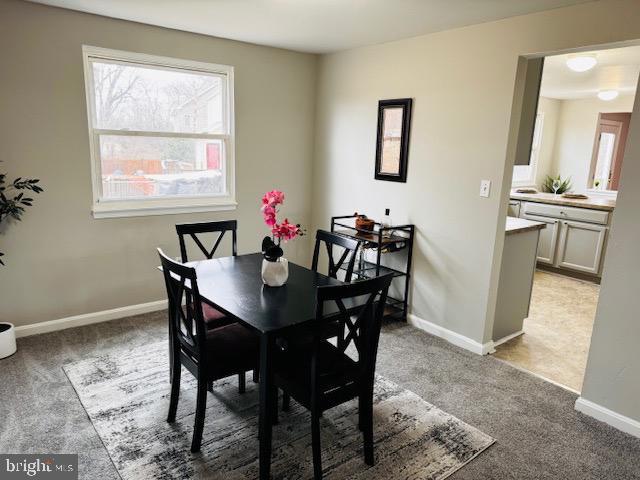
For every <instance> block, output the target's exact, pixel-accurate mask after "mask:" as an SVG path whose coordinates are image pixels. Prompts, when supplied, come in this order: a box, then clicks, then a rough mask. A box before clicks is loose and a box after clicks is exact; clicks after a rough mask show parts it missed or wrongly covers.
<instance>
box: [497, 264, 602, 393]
mask: <svg viewBox="0 0 640 480" xmlns="http://www.w3.org/2000/svg"><path fill="white" fill-rule="evenodd" d="M599 293H600V286H599V285H596V284H593V283H589V282H586V281H582V280H576V279H573V278H569V277H564V276H562V275H558V274H555V273H548V272H543V271H537V272H536V274H535V279H534V282H533V294H532V298H531V308H530V312H529V318H527V319H526V320H525V321H524V331H525V334H524V335H521V336H520V337H517V338H515V339H513V340H511V341H509V342H507V343H505V344H503V345H500V346H499V347H497V351H496V353H495V356H496V357H497V358H500V359H502V360H505V361H507V362H509V363H511V364H513V365H516V366H518V367H521V368H524V369H526V370H529V371H531V372H533V373H536V374H538V375H542V376H543V377H545V378H548V379H550V380H553V381H555V382H557V383H560V384H562V385H566V386H567V387H570V388H572V389H574V390H578V391H580V389H581V388H582V380H583V378H584V371H585V368H586V364H587V355H588V352H589V344H590V342H591V331H592V329H593V320H594V318H595V313H596V306H597V305H598V295H599Z"/></svg>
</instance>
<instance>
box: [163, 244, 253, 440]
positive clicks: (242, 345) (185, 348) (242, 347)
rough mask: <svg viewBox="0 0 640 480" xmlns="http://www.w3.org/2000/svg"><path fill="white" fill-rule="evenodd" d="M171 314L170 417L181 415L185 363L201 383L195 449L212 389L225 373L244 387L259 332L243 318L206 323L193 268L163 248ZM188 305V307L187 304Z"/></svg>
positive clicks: (200, 435)
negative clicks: (244, 323)
mask: <svg viewBox="0 0 640 480" xmlns="http://www.w3.org/2000/svg"><path fill="white" fill-rule="evenodd" d="M158 254H159V256H160V262H161V264H162V272H163V275H164V280H165V286H166V289H167V297H168V301H169V309H170V315H169V318H170V319H171V320H172V321H171V323H170V326H169V328H170V341H171V344H172V345H171V349H172V355H171V362H172V366H171V367H172V381H171V399H170V404H169V414H168V416H167V421H168V422H169V423H172V422H174V421H175V419H176V410H177V408H178V398H179V394H180V377H181V372H182V366H184V367H185V368H186V369H187V370H189V372H191V374H192V375H193V376H194V377H195V378H196V380H197V384H198V390H197V400H196V414H195V425H194V428H193V439H192V442H191V451H192V452H197V451H199V450H200V444H201V442H202V430H203V428H204V419H205V410H206V406H207V390H208V389H209V388H210V385H211V384H212V383H213V382H214V381H216V380H220V379H222V378H226V377H230V376H232V375H238V384H239V385H238V389H239V391H240V393H244V390H245V372H247V371H248V370H254V371H255V370H256V369H257V365H258V348H259V344H258V337H257V335H255V334H254V333H253V332H251V331H250V330H249V329H247V328H245V327H243V326H242V325H240V324H238V323H232V324H230V325H223V326H220V327H217V328H207V326H206V325H205V321H204V317H203V315H202V300H201V298H200V292H199V290H198V279H197V275H196V270H195V269H194V268H191V267H188V266H186V265H182V264H181V263H178V262H175V261H174V260H172V259H170V258H169V257H167V256H166V255H165V254H164V253H163V252H162V250H161V249H159V248H158ZM183 304H184V308H183V307H182V305H183Z"/></svg>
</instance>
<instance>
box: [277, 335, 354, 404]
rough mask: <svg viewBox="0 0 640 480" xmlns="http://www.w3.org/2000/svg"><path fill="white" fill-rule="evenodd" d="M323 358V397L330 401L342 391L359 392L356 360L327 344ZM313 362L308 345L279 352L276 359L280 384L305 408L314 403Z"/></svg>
mask: <svg viewBox="0 0 640 480" xmlns="http://www.w3.org/2000/svg"><path fill="white" fill-rule="evenodd" d="M296 347H297V348H296ZM319 355H320V358H321V360H320V361H319V365H320V367H321V370H320V372H319V388H320V392H321V393H322V395H324V396H326V397H330V396H331V395H332V393H338V392H339V391H341V390H342V391H344V392H343V393H346V394H351V393H353V392H355V391H357V390H358V379H359V368H358V364H357V363H356V362H355V361H354V360H353V359H351V358H350V357H349V356H348V355H346V354H345V353H343V352H341V351H340V350H339V349H338V348H336V347H335V346H334V345H332V344H331V343H329V342H327V341H322V342H321V343H320V347H319ZM311 358H312V350H311V347H310V345H308V344H307V345H300V344H297V345H292V346H291V348H289V349H288V350H285V351H281V352H279V354H278V355H277V358H276V364H275V371H274V375H275V379H276V383H277V384H278V385H279V386H282V388H283V389H284V390H285V391H288V392H289V393H290V394H291V395H292V396H293V397H294V398H296V400H298V401H300V402H301V403H302V404H303V405H304V404H307V403H309V402H310V399H311Z"/></svg>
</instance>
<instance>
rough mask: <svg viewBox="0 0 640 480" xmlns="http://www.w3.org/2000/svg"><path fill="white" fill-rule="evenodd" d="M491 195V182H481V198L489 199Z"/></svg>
mask: <svg viewBox="0 0 640 480" xmlns="http://www.w3.org/2000/svg"><path fill="white" fill-rule="evenodd" d="M490 193H491V180H480V196H481V197H485V198H489V194H490Z"/></svg>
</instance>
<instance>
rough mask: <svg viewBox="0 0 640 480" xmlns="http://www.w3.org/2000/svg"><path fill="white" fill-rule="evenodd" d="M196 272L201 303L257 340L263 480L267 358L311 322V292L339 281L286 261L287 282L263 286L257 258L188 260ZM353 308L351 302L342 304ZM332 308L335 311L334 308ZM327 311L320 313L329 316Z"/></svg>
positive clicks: (268, 410) (266, 470)
mask: <svg viewBox="0 0 640 480" xmlns="http://www.w3.org/2000/svg"><path fill="white" fill-rule="evenodd" d="M186 265H188V266H190V267H193V268H195V269H196V273H197V275H198V288H199V290H200V296H201V297H202V300H203V301H205V302H207V303H208V304H210V305H211V306H212V307H214V308H216V309H218V310H220V311H222V312H224V313H225V314H227V315H229V316H230V317H233V318H234V319H236V320H237V321H238V322H240V323H241V324H243V325H245V326H247V327H248V328H250V329H252V330H253V331H255V332H256V334H258V335H259V336H260V387H259V389H260V399H259V401H260V412H259V426H258V429H259V434H258V436H259V443H260V448H259V457H260V479H268V478H269V475H270V468H271V428H272V420H273V413H272V412H274V410H275V409H277V404H275V405H274V403H273V402H274V400H276V402H277V397H276V396H274V395H273V388H274V387H273V355H274V348H275V340H276V338H277V337H279V336H281V335H283V334H285V333H287V331H291V330H292V329H299V328H304V327H305V324H306V325H307V326H309V325H310V323H311V322H312V321H313V320H314V319H315V308H316V289H317V287H319V286H323V285H340V284H342V282H341V281H340V280H336V279H333V278H330V277H327V276H326V275H322V274H320V273H316V272H313V271H311V270H309V269H308V268H305V267H302V266H300V265H296V264H295V263H292V262H289V279H288V281H287V283H286V284H285V285H283V286H282V287H268V286H266V285H263V283H262V277H261V266H262V255H261V254H259V253H254V254H248V255H239V256H236V257H224V258H215V259H212V260H202V261H196V262H188V263H187V264H186ZM345 306H346V308H347V309H348V310H351V309H354V310H355V309H357V307H358V306H359V305H358V301H357V299H356V300H355V301H353V302H351V303H345ZM334 308H335V307H334ZM331 313H332V312H331V309H330V308H327V309H326V310H325V314H329V315H330V314H331Z"/></svg>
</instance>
